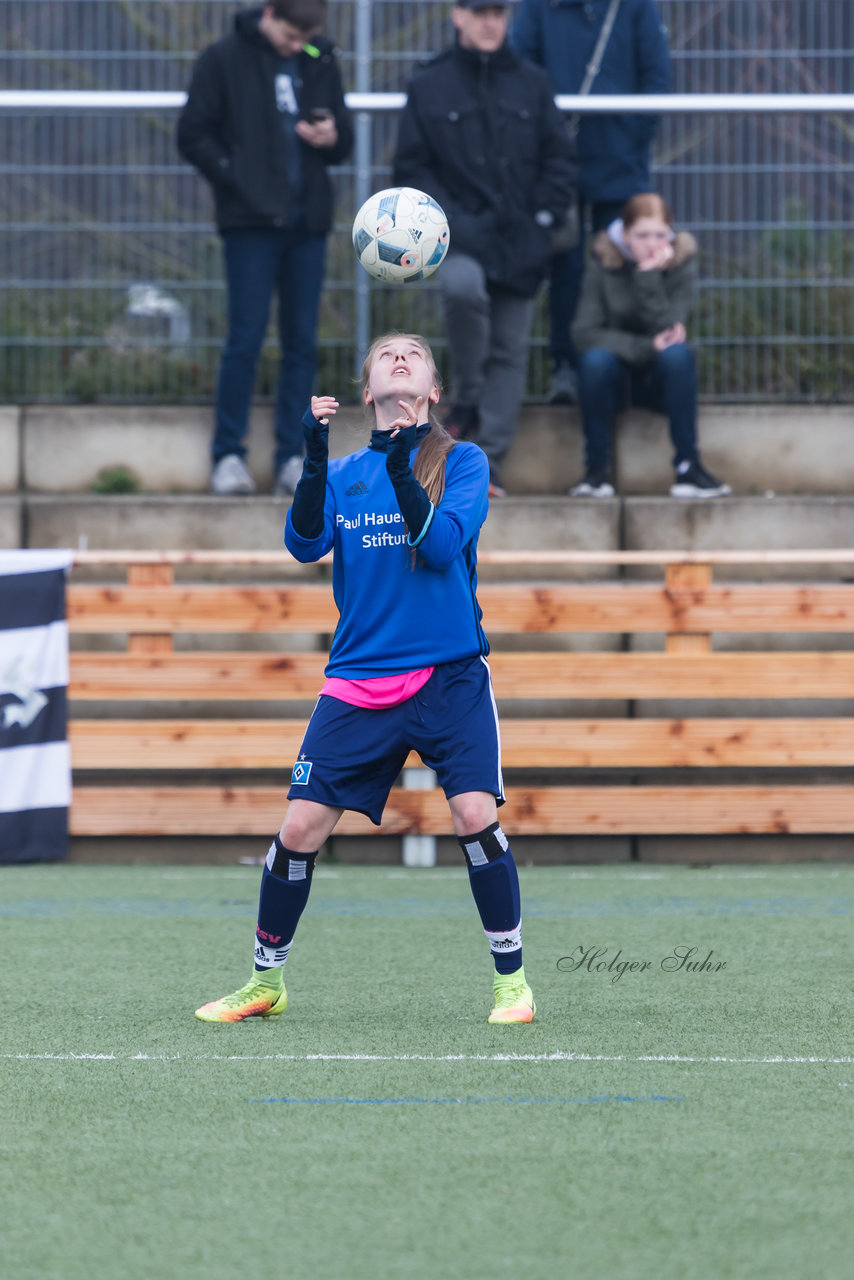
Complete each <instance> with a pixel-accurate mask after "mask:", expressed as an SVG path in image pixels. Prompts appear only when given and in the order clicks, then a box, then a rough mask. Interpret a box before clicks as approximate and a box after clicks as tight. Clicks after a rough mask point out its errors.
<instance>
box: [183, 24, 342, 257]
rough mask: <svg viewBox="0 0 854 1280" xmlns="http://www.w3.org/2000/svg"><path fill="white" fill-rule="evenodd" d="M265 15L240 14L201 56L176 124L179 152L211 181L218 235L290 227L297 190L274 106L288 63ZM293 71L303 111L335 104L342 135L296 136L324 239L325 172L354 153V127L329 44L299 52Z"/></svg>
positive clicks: (312, 224) (311, 225) (313, 230)
mask: <svg viewBox="0 0 854 1280" xmlns="http://www.w3.org/2000/svg"><path fill="white" fill-rule="evenodd" d="M262 12H263V10H262V9H248V10H243V11H241V12H240V13H238V14H237V15H236V17H235V19H234V29H233V31H232V32H231V33H230V34H229V35H227V36H225V37H224V39H222V40H219V41H217V43H216V44H213V45H210V46H209V48H207V49H205V50H204V51H203V53H201V54H200V55H199V58H198V60H197V62H196V65H195V67H194V69H193V76H192V80H191V82H190V88H189V91H188V95H187V103H186V106H185V107H184V110H183V111H182V113H181V117H180V119H179V121H178V150H179V151H180V152H181V155H182V156H183V157H184V158H185V160H188V161H189V162H190V164H192V165H193V166H194V167H195V168H196V169H198V170H199V172H200V173H201V174H202V175H203V177H205V178H207V180H208V182H209V183H210V184H211V187H212V188H213V195H214V203H215V206H216V222H217V226H218V228H219V230H220V231H232V230H237V229H247V228H257V227H285V226H287V224H288V221H289V207H290V203H291V199H292V192H291V191H290V190H289V183H288V172H287V163H286V148H285V144H284V140H283V135H282V130H283V124H282V117H281V114H280V112H279V110H278V108H277V106H276V76H277V74H278V72H279V69H280V67H281V64H282V58H281V57H280V55H279V54H278V53H277V52H276V50H275V49H274V48H273V46H272V45H271V44H270V42H269V40H267V39H266V37H265V36H263V35H262V34H261V33H260V31H259V30H258V21H259V19H260V17H261V14H262ZM296 65H297V79H298V83H297V84H296V85H295V90H296V97H297V102H298V105H299V107H300V111H301V114H302V115H305V114H306V113H307V112H308V111H309V110H311V108H313V107H328V108H329V109H330V110H331V111H332V112H333V113H334V115H335V125H336V128H337V130H338V140H337V142H336V143H335V145H334V146H333V147H323V148H321V147H311V146H309V145H308V144H307V143H304V142H303V141H302V140H301V139H297V145H298V146H299V147H300V163H301V172H302V212H303V216H304V219H305V223H306V229H307V230H308V232H309V234H310V235H326V234H327V232H328V231H329V230H330V229H331V226H332V184H331V182H330V180H329V175H328V173H327V166H328V165H332V164H340V163H341V161H342V160H344V159H346V157H347V156H348V155H349V153H350V149H351V147H352V145H353V129H352V124H351V121H350V115H349V112H348V111H347V108H346V106H345V104H344V94H343V90H342V86H341V76H340V73H339V70H338V65H337V63H336V61H335V57H334V55H333V50H332V45H331V44H330V42H329V41H328V40H326V39H324V37H322V36H318V37H316V38H315V39H314V40H313V41H312V42H311V43H310V44H308V45H306V46H305V48H304V49H303V50H302V51H301V52H300V53H299V54H297V55H296Z"/></svg>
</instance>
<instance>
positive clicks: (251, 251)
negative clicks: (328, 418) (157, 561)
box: [212, 228, 326, 471]
mask: <svg viewBox="0 0 854 1280" xmlns="http://www.w3.org/2000/svg"><path fill="white" fill-rule="evenodd" d="M222 239H223V248H224V253H225V275H226V284H227V286H228V336H227V338H226V341H225V347H224V348H223V352H222V359H221V361H220V367H219V381H218V384H217V394H216V428H215V433H214V440H213V447H212V453H213V460H214V462H215V463H216V462H218V461H219V459H220V458H223V457H225V455H226V454H227V453H236V454H238V455H239V456H240V457H244V456H245V454H246V446H245V444H244V440H245V437H246V433H247V431H248V429H249V410H250V406H251V404H252V390H253V387H254V385H255V370H256V367H257V364H258V357H259V356H260V354H261V347H262V345H263V342H264V335H265V333H266V332H267V323H268V320H269V318H270V303H271V301H272V297H273V292H274V291H275V292H276V294H277V295H278V328H279V343H280V348H281V359H280V362H279V378H278V387H277V392H276V410H275V429H276V458H275V467H276V470H277V471H278V469H279V467H281V465H282V463H284V462H286V461H287V459H288V458H291V457H293V456H294V455H295V454H302V451H303V437H302V425H301V423H302V415H303V414H304V413H305V411H306V409H307V408H308V405H309V401H310V399H311V395H312V391H313V389H314V375H315V371H316V368H317V315H318V310H319V308H320V293H321V289H322V287H323V268H324V262H325V257H326V237H325V236H309V235H308V234H307V233H306V232H304V231H300V230H299V229H290V230H278V229H274V228H270V229H266V228H257V229H251V230H246V231H225V232H223V236H222Z"/></svg>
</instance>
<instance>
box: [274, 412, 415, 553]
mask: <svg viewBox="0 0 854 1280" xmlns="http://www.w3.org/2000/svg"><path fill="white" fill-rule="evenodd" d="M302 428H303V436H304V437H305V462H304V463H303V468H302V475H301V476H300V481H299V484H298V485H297V487H296V491H295V492H294V500H293V503H292V504H291V524H292V525H293V528H294V532H295V533H298V534H299V536H300V537H301V538H305V539H306V541H310V540H311V539H313V538H319V537H320V535H321V533H322V532H323V507H324V503H325V501H326V470H327V467H328V464H329V423H328V422H318V420H317V418H315V416H314V414H313V413H312V412H311V409H307V410H306V412H305V414H304V415H303V420H302ZM425 496H426V495H425Z"/></svg>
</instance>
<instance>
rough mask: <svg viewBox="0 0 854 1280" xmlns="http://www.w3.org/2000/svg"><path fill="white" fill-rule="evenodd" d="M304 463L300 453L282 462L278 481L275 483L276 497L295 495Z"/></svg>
mask: <svg viewBox="0 0 854 1280" xmlns="http://www.w3.org/2000/svg"><path fill="white" fill-rule="evenodd" d="M302 464H303V459H302V457H301V456H300V455H295V456H294V457H293V458H288V460H287V461H286V462H283V463H282V465H281V466H280V467H279V473H278V475H277V476H276V483H275V484H274V485H273V496H274V497H276V498H290V497H292V496H293V494H294V493H295V492H296V487H297V485H298V484H299V482H300V476H301V475H302Z"/></svg>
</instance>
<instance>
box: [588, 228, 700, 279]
mask: <svg viewBox="0 0 854 1280" xmlns="http://www.w3.org/2000/svg"><path fill="white" fill-rule="evenodd" d="M593 252H594V253H595V254H596V257H597V258H598V259H599V261H600V262H601V263H602V266H603V267H604V268H605V270H606V271H619V269H620V267H622V266H624V265H625V263H626V261H627V259H626V258H625V257H624V255H623V254H622V253H621V252H620V249H619V247H618V246H617V245H616V244H614V241H613V240H612V239H611V238H610V236H609V235H608V232H607V231H600V232H599V234H598V235H597V236H596V237H595V239H594V241H593ZM696 253H697V241H696V240H695V239H694V237H693V236H692V235H691V232H690V231H677V232H676V236H675V237H674V240H673V257H672V258H671V259H670V261H669V262H668V264H667V266H666V267H665V268H664V270H665V271H672V270H673V269H674V268H675V267H681V266H682V264H683V263H685V262H687V260H688V259H689V258H692V257H694V256H695V254H696Z"/></svg>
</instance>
